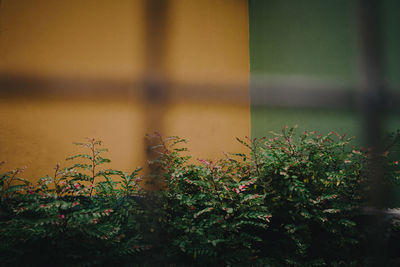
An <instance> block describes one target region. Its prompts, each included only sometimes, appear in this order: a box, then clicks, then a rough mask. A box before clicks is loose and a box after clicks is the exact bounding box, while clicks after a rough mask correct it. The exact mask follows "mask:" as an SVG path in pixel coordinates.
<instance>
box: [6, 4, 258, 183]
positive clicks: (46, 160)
mask: <svg viewBox="0 0 400 267" xmlns="http://www.w3.org/2000/svg"><path fill="white" fill-rule="evenodd" d="M144 6H145V0H119V1H109V0H100V1H99V0H87V1H80V0H68V1H67V0H65V1H64V0H61V1H51V0H21V1H12V0H2V1H1V6H0V58H1V60H0V75H1V76H3V77H8V76H12V77H22V78H21V79H23V78H24V77H37V78H38V79H43V80H45V81H47V80H48V79H50V80H51V81H52V82H57V79H59V80H60V82H62V81H65V80H67V81H73V82H75V81H77V80H78V81H79V80H85V79H86V80H91V81H96V80H100V81H102V80H105V81H113V82H116V83H117V84H118V83H124V82H127V81H128V82H129V81H131V80H133V81H140V80H141V79H142V77H143V75H144V72H145V67H144V66H145V56H144V55H145V49H146V44H145V42H144V40H145V33H146V32H145V29H146V27H145V21H146V20H145V17H144V16H145V7H144ZM168 9H169V11H168V17H167V22H168V27H167V35H166V36H167V38H166V43H165V46H166V59H165V62H166V69H165V71H166V74H167V78H168V80H171V81H172V82H173V83H172V84H174V82H176V83H181V84H184V85H185V86H186V87H185V86H183V89H181V90H184V91H185V90H186V91H188V90H189V91H188V92H186V94H188V95H189V96H190V95H191V91H190V90H191V88H192V85H193V84H194V85H196V84H206V85H207V88H205V89H204V91H205V92H207V90H208V91H212V92H213V91H217V90H222V91H223V90H226V92H225V91H224V93H227V94H229V92H230V91H229V89H226V87H227V86H226V84H232V83H234V84H236V83H237V84H240V85H241V87H240V90H241V93H242V94H243V92H244V94H243V95H245V96H246V97H242V99H241V102H240V103H233V102H232V103H230V102H229V101H224V99H223V97H222V98H213V97H212V96H211V97H208V98H207V97H204V96H202V97H196V96H194V97H192V98H189V99H190V100H185V99H183V98H178V97H176V98H175V97H174V94H173V92H174V88H173V87H174V85H172V88H171V92H172V93H171V95H170V96H169V102H168V104H167V105H166V109H165V112H164V113H163V121H164V123H163V124H164V125H165V127H164V129H163V134H164V135H180V136H182V137H186V138H188V139H190V140H191V142H190V143H189V144H188V146H189V148H190V149H191V151H192V154H194V157H195V158H197V157H200V158H215V157H220V156H221V155H222V152H223V151H238V152H243V151H244V148H243V147H242V146H241V145H240V144H237V142H236V141H235V137H236V136H238V137H244V136H247V135H249V134H250V130H249V128H250V124H249V99H248V95H249V93H248V90H249V88H248V79H249V62H248V54H249V50H248V9H247V1H244V0H235V1H232V0H221V1H214V0H201V1H179V0H174V1H169V8H168ZM72 84H74V83H72ZM189 85H190V86H189ZM44 86H45V85H44ZM181 87H182V86H181ZM67 88H68V92H69V94H72V97H68V98H64V97H62V96H59V95H58V94H57V92H52V94H51V95H40V96H39V97H38V96H32V95H34V94H29V95H18V97H2V98H1V99H0V155H1V156H0V160H6V161H7V165H6V166H5V168H17V167H21V166H24V165H27V166H28V168H27V170H26V171H25V175H24V177H32V178H33V179H36V178H38V177H40V176H43V175H45V174H51V173H52V172H53V169H52V168H53V167H54V166H55V164H56V163H57V162H60V163H62V165H63V164H64V165H63V166H65V162H64V159H65V157H66V156H68V155H71V154H74V153H76V152H81V150H80V149H78V148H77V147H74V146H73V145H72V144H71V143H72V142H76V141H82V140H83V138H84V137H95V138H98V139H101V140H103V141H104V144H105V146H106V147H108V148H109V149H110V152H109V153H108V155H107V156H108V157H109V158H111V159H112V161H113V163H112V164H111V165H110V167H112V168H118V169H122V170H125V171H129V170H132V169H133V168H134V167H136V166H137V165H143V164H145V162H144V161H145V156H144V155H145V153H144V150H145V147H144V142H143V140H144V135H145V133H146V132H145V127H144V125H145V123H146V122H145V120H146V118H148V116H146V114H145V113H144V112H145V111H146V110H147V109H146V103H145V102H143V101H142V100H141V99H139V98H138V99H136V98H135V97H131V98H125V97H124V96H121V97H119V96H118V95H117V94H118V92H119V91H117V90H116V91H115V92H116V93H113V92H112V90H110V92H109V96H110V97H107V95H106V96H102V97H101V96H98V95H97V94H96V88H84V89H85V90H86V89H90V90H89V91H88V92H90V93H88V94H87V95H85V97H84V98H82V99H79V98H77V97H75V98H74V97H73V94H74V93H73V92H75V91H74V90H80V88H74V86H71V87H68V85H67ZM224 88H225V89H224ZM0 90H8V91H10V90H13V88H0ZM134 90H137V91H138V92H139V91H141V90H142V88H141V87H140V85H137V88H136V87H135V88H134ZM71 92H72V93H71ZM60 95H63V94H60ZM78 95H79V94H78ZM5 168H3V170H4V169H5Z"/></svg>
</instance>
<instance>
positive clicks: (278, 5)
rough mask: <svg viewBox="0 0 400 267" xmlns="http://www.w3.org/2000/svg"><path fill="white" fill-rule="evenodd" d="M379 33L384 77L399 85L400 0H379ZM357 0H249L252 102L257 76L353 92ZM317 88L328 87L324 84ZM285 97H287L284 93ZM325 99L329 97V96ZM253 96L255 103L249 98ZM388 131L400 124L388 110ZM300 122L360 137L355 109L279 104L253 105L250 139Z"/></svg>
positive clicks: (304, 127) (307, 127) (305, 126)
mask: <svg viewBox="0 0 400 267" xmlns="http://www.w3.org/2000/svg"><path fill="white" fill-rule="evenodd" d="M382 3H383V4H382V14H383V16H382V37H383V41H384V44H383V48H384V49H385V50H384V51H385V53H384V54H383V58H384V67H385V70H386V76H385V78H386V80H387V81H388V84H389V86H391V87H394V89H396V88H399V87H400V86H399V84H400V75H399V70H400V52H399V51H400V50H399V49H398V47H400V40H399V34H397V32H398V26H400V16H398V14H397V11H398V10H400V1H396V0H385V1H383V2H382ZM355 15H356V1H354V0H324V1H321V0H302V1H299V0H285V1H282V0H250V1H249V27H250V29H249V30H250V71H251V84H252V86H251V89H250V95H251V103H253V102H254V99H255V97H256V96H257V93H259V92H257V91H256V90H260V89H257V87H255V86H253V85H254V84H255V83H256V81H257V79H259V77H260V76H262V77H264V78H266V79H267V81H268V79H272V80H274V79H276V77H279V79H280V80H285V79H288V80H290V79H292V78H293V77H301V80H306V81H307V80H310V81H313V80H318V81H322V83H324V81H325V82H326V83H327V84H336V85H340V86H341V87H343V88H346V90H355V89H354V88H355V86H356V83H357V63H358V62H357V57H358V50H357V34H356V17H355ZM317 89H318V90H319V89H320V90H326V88H324V87H323V86H322V87H321V88H317ZM285 97H291V96H290V95H287V96H285ZM327 97H328V96H327ZM252 100H253V101H252ZM389 117H390V118H389V119H388V120H387V121H388V122H389V123H387V128H388V129H395V128H400V116H399V114H395V113H391V114H390V116H389ZM294 124H298V125H299V127H300V128H301V129H302V130H317V131H320V132H322V133H327V132H329V131H331V130H334V131H338V132H340V133H347V134H348V135H357V136H358V135H360V134H361V133H360V123H359V116H358V115H357V113H356V112H355V109H354V108H353V107H349V108H347V109H345V110H343V109H332V108H331V109H329V108H326V107H321V108H313V109H311V108H287V107H285V108H282V107H279V105H276V106H275V107H271V106H255V105H253V104H251V131H252V135H253V136H254V137H257V136H265V135H267V134H268V132H269V131H270V130H273V131H278V130H279V129H281V128H282V127H283V125H289V126H290V125H294Z"/></svg>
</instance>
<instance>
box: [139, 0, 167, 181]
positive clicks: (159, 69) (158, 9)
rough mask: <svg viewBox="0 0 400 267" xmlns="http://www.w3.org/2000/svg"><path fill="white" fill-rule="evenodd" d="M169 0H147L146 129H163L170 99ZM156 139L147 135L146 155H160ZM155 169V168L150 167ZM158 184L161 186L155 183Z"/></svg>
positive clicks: (148, 156)
mask: <svg viewBox="0 0 400 267" xmlns="http://www.w3.org/2000/svg"><path fill="white" fill-rule="evenodd" d="M168 5H169V1H168V0H146V1H145V14H146V28H145V48H146V52H145V53H146V54H145V74H144V76H145V77H144V98H143V99H144V101H145V103H144V123H145V125H144V128H145V131H146V133H149V134H151V133H153V132H155V131H157V132H160V133H162V132H163V130H164V125H163V123H164V114H165V111H166V108H167V102H168V87H167V82H166V80H167V77H166V62H165V61H166V48H167V42H166V39H167V29H168V25H167V22H168V18H167V15H168ZM156 142H157V141H156V139H154V140H153V139H146V143H145V147H146V156H147V159H148V160H153V159H155V157H157V155H156V154H155V152H153V151H152V150H151V147H152V146H154V145H156ZM148 171H150V172H151V171H154V170H151V169H150V170H148ZM155 187H158V186H157V185H155Z"/></svg>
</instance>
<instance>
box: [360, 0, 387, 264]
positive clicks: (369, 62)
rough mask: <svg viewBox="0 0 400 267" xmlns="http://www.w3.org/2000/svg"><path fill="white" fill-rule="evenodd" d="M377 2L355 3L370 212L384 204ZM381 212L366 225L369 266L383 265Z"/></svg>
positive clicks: (373, 0) (383, 98) (381, 70)
mask: <svg viewBox="0 0 400 267" xmlns="http://www.w3.org/2000/svg"><path fill="white" fill-rule="evenodd" d="M379 2H380V1H378V0H359V1H358V13H359V14H358V20H359V21H358V22H359V25H358V26H359V29H358V30H359V41H360V42H359V47H360V65H359V68H360V69H359V70H360V80H359V91H358V104H359V109H360V111H361V117H362V127H363V129H362V131H363V133H364V142H365V144H366V145H367V146H368V147H370V148H371V157H370V159H369V162H368V173H367V174H366V175H368V176H369V177H367V178H368V179H367V180H368V181H369V186H370V188H371V190H370V192H369V193H367V196H366V197H367V203H366V205H367V206H369V207H371V208H373V210H377V211H381V210H382V209H383V208H384V205H385V190H384V187H383V174H384V169H383V164H382V162H381V160H379V159H380V158H381V156H380V155H381V154H382V153H383V148H382V147H383V145H382V143H381V140H382V128H383V116H384V110H385V88H384V83H383V66H382V52H383V51H382V47H381V44H382V43H381V36H380V34H381V28H380V27H381V25H380V21H381V19H380V12H381V10H380V3H379ZM383 216H384V215H383V213H380V212H376V213H375V214H374V215H372V216H369V217H368V219H367V221H366V222H365V223H366V227H367V230H368V232H369V236H368V239H367V248H366V253H367V257H370V260H371V261H370V264H371V265H372V266H385V265H386V264H385V261H386V257H385V238H384V230H385V229H384V220H383Z"/></svg>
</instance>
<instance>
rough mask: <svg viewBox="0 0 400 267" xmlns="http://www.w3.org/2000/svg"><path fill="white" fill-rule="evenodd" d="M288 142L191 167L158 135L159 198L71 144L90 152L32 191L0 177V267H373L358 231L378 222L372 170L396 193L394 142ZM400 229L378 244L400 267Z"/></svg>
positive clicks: (391, 227) (172, 140) (91, 145)
mask: <svg viewBox="0 0 400 267" xmlns="http://www.w3.org/2000/svg"><path fill="white" fill-rule="evenodd" d="M294 131H295V129H294V128H291V129H287V128H284V129H283V130H282V133H280V134H276V133H274V136H273V138H271V139H267V138H263V139H253V140H247V141H243V140H240V139H238V141H239V142H240V143H242V144H243V145H245V146H246V147H247V148H248V149H249V153H247V154H242V153H232V154H226V155H225V157H224V158H223V159H221V160H217V161H211V160H198V161H197V162H196V163H195V162H194V161H193V160H191V159H190V156H188V152H187V149H186V148H184V147H181V146H182V145H183V144H185V143H186V141H185V140H184V139H181V138H179V137H168V138H162V137H161V136H160V135H158V134H156V135H154V136H152V138H155V139H156V140H157V143H158V145H157V146H155V147H154V148H153V152H154V153H155V154H158V155H159V157H158V158H156V159H155V160H153V161H151V162H150V169H151V170H152V173H151V174H150V175H149V176H148V177H146V178H145V180H147V181H150V182H154V183H156V184H160V181H161V184H162V185H163V186H162V188H161V189H160V190H158V191H144V190H142V189H141V188H140V185H139V183H140V181H141V179H142V177H141V176H139V173H140V170H141V168H137V169H136V170H135V171H133V172H132V173H131V174H129V173H124V172H122V171H118V170H113V169H107V168H102V166H104V165H103V164H106V163H108V162H110V160H109V159H107V158H104V157H103V156H102V155H103V153H104V152H106V151H107V150H106V149H103V148H101V145H102V144H101V142H100V141H97V140H94V139H88V140H87V142H85V143H76V144H77V145H79V146H83V147H84V148H86V149H87V151H88V153H84V154H78V155H75V156H71V157H69V158H67V159H68V160H74V161H76V160H79V161H78V162H75V163H74V164H73V165H72V166H69V167H66V168H61V167H60V165H59V164H57V166H56V167H55V172H54V175H53V176H46V177H43V178H41V179H39V180H38V183H37V184H36V185H33V184H30V183H29V182H27V181H26V180H24V179H22V178H17V176H19V174H20V173H21V172H22V169H20V170H15V171H11V172H6V173H4V174H1V175H0V186H1V187H0V192H1V202H0V265H2V266H14V265H15V266H20V265H28V266H29V265H30V266H33V265H39V266H40V265H41V266H45V265H60V266H81V265H82V266H89V265H97V266H99V265H101V266H103V265H110V264H119V265H121V266H132V265H133V266H204V265H211V266H317V265H318V266H319V265H329V266H363V265H366V264H368V263H369V259H368V257H367V256H368V255H367V254H366V253H368V250H367V249H368V245H369V244H368V242H370V240H369V239H368V234H369V232H368V231H370V230H371V228H370V227H365V223H364V222H365V221H366V220H369V221H373V220H375V219H376V216H371V215H368V214H366V210H367V208H368V207H367V206H366V205H367V203H368V202H367V201H366V196H368V195H369V194H370V193H369V191H370V190H371V188H370V186H369V185H370V184H369V181H368V178H369V177H370V175H369V173H370V172H371V170H370V167H369V164H370V162H371V161H374V160H377V161H379V162H381V163H383V164H384V166H385V168H384V170H385V172H384V181H383V183H384V184H385V185H386V186H387V188H390V189H392V188H394V187H397V188H398V185H399V181H400V169H399V164H398V160H396V159H395V158H396V157H397V156H398V154H396V153H397V152H396V151H394V152H393V150H396V149H397V147H398V144H399V141H400V134H399V133H397V134H396V135H393V136H391V137H390V138H389V139H388V140H387V143H388V147H390V148H391V149H390V150H388V151H385V152H384V153H383V154H382V155H374V153H371V150H368V149H358V148H354V147H352V146H351V139H349V138H345V136H341V135H338V134H336V133H334V132H331V133H329V134H328V135H326V136H321V135H317V134H316V133H315V132H305V133H303V134H302V135H300V136H299V137H296V136H295V135H294ZM385 142H386V141H385ZM153 143H154V142H153ZM385 205H386V206H385V207H390V208H393V207H399V203H396V202H393V201H391V202H387V203H385ZM399 221H400V220H399V219H398V218H396V217H393V218H389V219H388V220H386V221H384V223H385V227H384V228H383V229H384V232H383V233H382V234H383V235H382V236H383V237H382V239H384V242H385V244H386V246H387V255H386V257H387V258H388V262H387V264H388V265H390V264H392V266H396V265H397V264H398V263H399V262H400V261H399V257H398V255H397V251H398V248H399V246H400V227H399V225H400V224H399ZM389 259H390V260H389Z"/></svg>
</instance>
